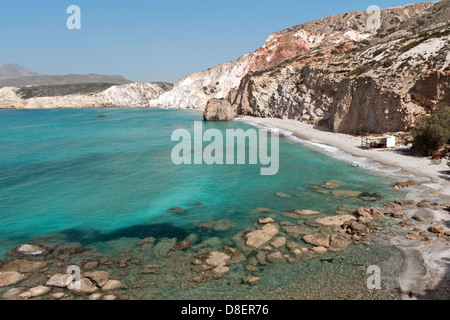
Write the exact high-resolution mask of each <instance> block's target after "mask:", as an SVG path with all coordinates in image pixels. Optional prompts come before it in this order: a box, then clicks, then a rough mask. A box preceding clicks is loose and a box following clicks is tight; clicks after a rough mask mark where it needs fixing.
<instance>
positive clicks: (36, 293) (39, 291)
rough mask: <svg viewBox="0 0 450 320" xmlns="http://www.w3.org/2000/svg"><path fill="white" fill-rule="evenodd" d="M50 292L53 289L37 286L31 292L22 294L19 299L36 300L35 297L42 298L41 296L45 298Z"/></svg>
mask: <svg viewBox="0 0 450 320" xmlns="http://www.w3.org/2000/svg"><path fill="white" fill-rule="evenodd" d="M50 291H51V288H49V287H46V286H37V287H34V288H31V289H30V290H28V291H26V292H24V293H22V294H20V295H19V297H23V298H27V299H29V298H34V297H40V296H45V295H46V294H47V293H49V292H50Z"/></svg>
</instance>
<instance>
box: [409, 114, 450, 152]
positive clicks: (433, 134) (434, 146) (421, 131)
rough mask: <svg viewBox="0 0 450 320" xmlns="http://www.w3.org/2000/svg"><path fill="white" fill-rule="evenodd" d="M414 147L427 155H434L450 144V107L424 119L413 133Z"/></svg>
mask: <svg viewBox="0 0 450 320" xmlns="http://www.w3.org/2000/svg"><path fill="white" fill-rule="evenodd" d="M413 136H414V145H415V146H416V148H418V149H419V150H420V151H422V152H424V153H425V154H426V155H432V154H433V153H434V152H436V151H438V150H439V149H440V148H441V147H442V146H444V145H445V144H447V143H449V142H450V106H447V107H445V108H443V109H442V110H441V112H439V113H438V114H433V115H431V116H428V117H423V118H422V119H420V120H419V121H418V123H417V126H416V129H415V130H414V132H413Z"/></svg>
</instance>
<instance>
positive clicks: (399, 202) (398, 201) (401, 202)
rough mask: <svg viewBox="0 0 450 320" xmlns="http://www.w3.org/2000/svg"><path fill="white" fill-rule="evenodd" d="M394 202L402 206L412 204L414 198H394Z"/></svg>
mask: <svg viewBox="0 0 450 320" xmlns="http://www.w3.org/2000/svg"><path fill="white" fill-rule="evenodd" d="M395 203H396V204H398V205H400V206H402V207H405V206H412V205H413V204H414V200H396V201H395Z"/></svg>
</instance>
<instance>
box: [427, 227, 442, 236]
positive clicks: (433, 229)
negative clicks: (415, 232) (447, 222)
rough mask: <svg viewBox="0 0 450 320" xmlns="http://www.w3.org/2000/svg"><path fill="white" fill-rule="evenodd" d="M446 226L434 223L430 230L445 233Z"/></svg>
mask: <svg viewBox="0 0 450 320" xmlns="http://www.w3.org/2000/svg"><path fill="white" fill-rule="evenodd" d="M444 231H445V230H444V226H441V225H433V226H431V227H429V228H428V232H431V233H436V234H443V233H444Z"/></svg>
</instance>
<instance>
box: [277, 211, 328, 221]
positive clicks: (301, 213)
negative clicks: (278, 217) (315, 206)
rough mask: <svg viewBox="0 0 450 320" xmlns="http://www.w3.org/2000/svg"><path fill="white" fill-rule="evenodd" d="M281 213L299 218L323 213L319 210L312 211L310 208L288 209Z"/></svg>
mask: <svg viewBox="0 0 450 320" xmlns="http://www.w3.org/2000/svg"><path fill="white" fill-rule="evenodd" d="M283 215H284V216H285V217H288V218H293V219H301V218H311V217H317V216H323V215H325V214H324V213H323V212H320V211H312V210H288V211H286V212H284V213H283Z"/></svg>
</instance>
